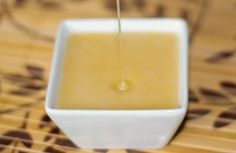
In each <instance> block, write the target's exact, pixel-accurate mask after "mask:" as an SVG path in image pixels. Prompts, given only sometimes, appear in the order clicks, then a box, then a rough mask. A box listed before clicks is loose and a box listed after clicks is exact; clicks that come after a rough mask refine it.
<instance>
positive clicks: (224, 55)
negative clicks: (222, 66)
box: [206, 50, 235, 63]
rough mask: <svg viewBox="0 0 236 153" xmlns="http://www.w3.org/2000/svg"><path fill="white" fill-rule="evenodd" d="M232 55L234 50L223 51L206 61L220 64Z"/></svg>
mask: <svg viewBox="0 0 236 153" xmlns="http://www.w3.org/2000/svg"><path fill="white" fill-rule="evenodd" d="M234 54H235V50H223V51H221V52H219V53H216V54H215V55H213V56H211V57H209V58H207V59H206V61H207V62H209V63H216V62H220V61H223V60H226V59H229V58H230V57H232V56H233V55H234Z"/></svg>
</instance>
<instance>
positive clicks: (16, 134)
mask: <svg viewBox="0 0 236 153" xmlns="http://www.w3.org/2000/svg"><path fill="white" fill-rule="evenodd" d="M3 135H4V136H8V137H12V138H17V139H18V141H21V140H27V141H21V142H22V143H23V144H24V145H25V146H26V147H27V148H31V147H32V145H33V144H32V141H33V139H32V137H31V135H30V134H29V133H28V132H26V131H23V130H12V131H8V132H6V133H4V134H3ZM11 143H12V142H11Z"/></svg>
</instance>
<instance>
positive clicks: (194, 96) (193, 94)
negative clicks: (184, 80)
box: [188, 89, 199, 103]
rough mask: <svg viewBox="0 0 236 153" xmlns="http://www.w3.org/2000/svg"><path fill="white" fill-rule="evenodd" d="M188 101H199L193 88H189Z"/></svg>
mask: <svg viewBox="0 0 236 153" xmlns="http://www.w3.org/2000/svg"><path fill="white" fill-rule="evenodd" d="M188 94H189V97H188V99H189V102H195V103H196V102H198V101H199V98H198V97H197V96H196V94H195V93H194V92H193V90H191V89H189V93H188Z"/></svg>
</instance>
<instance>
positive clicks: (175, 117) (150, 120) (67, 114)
mask: <svg viewBox="0 0 236 153" xmlns="http://www.w3.org/2000/svg"><path fill="white" fill-rule="evenodd" d="M122 30H123V31H142V32H145V31H156V32H172V33H175V34H177V36H178V37H179V50H180V51H179V53H180V55H179V61H180V63H179V75H180V77H179V78H180V80H179V84H180V89H179V90H180V93H179V94H180V96H179V97H180V99H179V101H180V108H176V109H162V110H66V109H56V108H54V102H55V98H56V93H57V89H58V83H59V80H60V74H61V73H60V72H61V66H62V58H63V55H64V47H65V42H66V38H67V36H68V35H69V34H70V33H74V32H77V33H78V32H79V33H82V32H83V33H84V32H112V31H117V20H116V19H85V20H66V21H64V22H62V23H61V25H60V27H59V29H58V34H57V38H56V44H55V49H54V56H53V63H52V67H51V74H50V79H49V85H48V91H47V97H46V106H45V108H46V111H47V113H48V115H49V116H50V117H51V119H52V120H53V121H54V122H55V123H56V124H57V125H58V126H59V127H60V129H61V130H62V131H63V132H64V133H65V134H66V135H67V136H68V137H69V138H70V139H71V140H72V141H73V142H74V143H75V144H77V145H78V146H80V147H82V148H161V147H163V146H165V145H166V144H167V143H168V142H169V140H170V139H171V138H172V136H173V135H174V133H175V132H176V130H177V129H178V127H179V125H180V124H181V122H182V120H183V118H184V116H185V113H186V110H187V103H188V101H187V100H188V95H187V83H188V80H187V74H188V72H187V65H188V63H187V59H188V58H187V55H188V54H187V49H188V46H187V44H188V43H187V39H188V35H187V26H186V23H185V22H184V21H183V20H181V19H123V20H122Z"/></svg>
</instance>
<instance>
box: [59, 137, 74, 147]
mask: <svg viewBox="0 0 236 153" xmlns="http://www.w3.org/2000/svg"><path fill="white" fill-rule="evenodd" d="M55 144H57V145H59V146H64V147H71V148H78V147H77V146H76V145H75V144H74V143H73V142H71V141H70V140H69V139H66V138H57V139H56V141H55Z"/></svg>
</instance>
